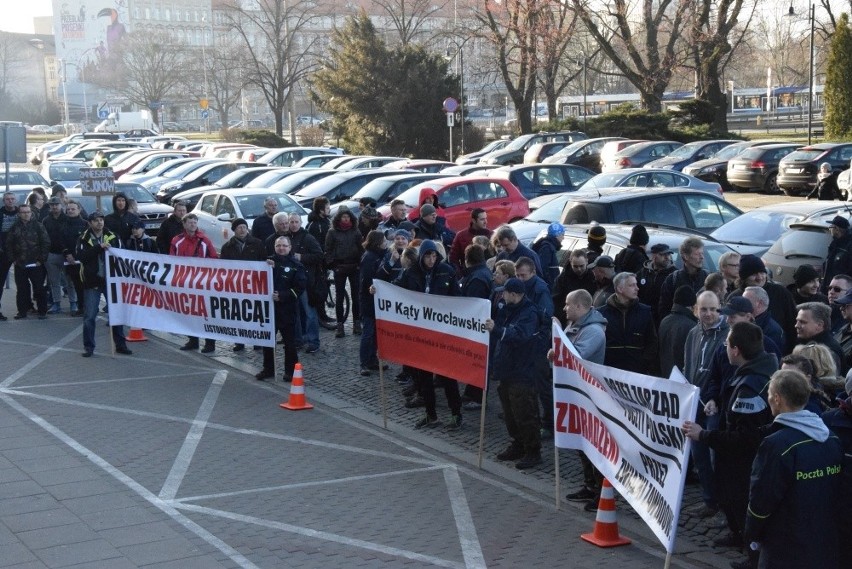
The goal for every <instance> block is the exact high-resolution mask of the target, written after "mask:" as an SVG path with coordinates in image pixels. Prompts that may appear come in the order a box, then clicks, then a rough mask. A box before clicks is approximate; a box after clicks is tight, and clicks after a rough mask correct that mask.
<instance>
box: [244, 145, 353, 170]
mask: <svg viewBox="0 0 852 569" xmlns="http://www.w3.org/2000/svg"><path fill="white" fill-rule="evenodd" d="M319 154H331V155H334V156H340V155H342V154H343V151H342V150H341V149H339V148H326V147H321V146H320V147H318V146H297V147H295V148H275V149H273V150H270V151H269V152H267V153H265V154H264V155H263V156H261V157H260V158H257V159H256V160H257V162H262V163H264V164H267V165H269V166H292V165H293V164H295V163H296V162H298V161H299V160H301V159H302V158H305V157H307V156H317V155H319Z"/></svg>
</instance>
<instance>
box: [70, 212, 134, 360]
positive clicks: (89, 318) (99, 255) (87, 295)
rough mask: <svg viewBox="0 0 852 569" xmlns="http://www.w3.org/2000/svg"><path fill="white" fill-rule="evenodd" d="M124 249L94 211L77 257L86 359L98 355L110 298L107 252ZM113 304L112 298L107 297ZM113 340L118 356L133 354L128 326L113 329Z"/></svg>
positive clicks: (90, 216) (100, 215) (112, 327)
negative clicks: (101, 311)
mask: <svg viewBox="0 0 852 569" xmlns="http://www.w3.org/2000/svg"><path fill="white" fill-rule="evenodd" d="M110 247H117V248H121V240H120V239H119V238H118V236H117V235H115V234H114V233H112V232H111V231H110V230H108V229H105V228H104V214H103V212H101V211H93V212H92V213H90V214H89V228H88V229H86V230H85V231H84V232H83V234H82V235H80V238H79V239H78V240H77V249H76V255H75V256H76V257H77V259H78V260H79V261H80V278H81V279H82V281H83V289H84V291H83V298H84V300H83V311H84V314H83V349H84V352H83V354H82V355H83V357H84V358H90V357H92V354H94V352H95V320H97V318H98V307H99V305H100V303H101V296H104V297H107V288H106V250H107V249H109V248H110ZM107 302H109V297H107ZM111 332H112V341H113V343H114V344H115V352H116V353H117V354H124V355H128V356H129V355H130V354H132V353H133V352H131V351H130V350H129V349H128V348H127V341H126V340H125V339H124V326H111Z"/></svg>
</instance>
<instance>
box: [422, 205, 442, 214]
mask: <svg viewBox="0 0 852 569" xmlns="http://www.w3.org/2000/svg"><path fill="white" fill-rule="evenodd" d="M437 211H438V210H437V209H435V206H433V205H432V204H428V203H425V204H423V205H421V206H420V217H426V216H427V215H432V214H433V213H437Z"/></svg>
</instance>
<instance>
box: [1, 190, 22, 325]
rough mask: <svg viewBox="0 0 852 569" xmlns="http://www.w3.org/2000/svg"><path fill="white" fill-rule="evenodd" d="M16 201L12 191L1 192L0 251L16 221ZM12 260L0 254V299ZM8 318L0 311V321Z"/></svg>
mask: <svg viewBox="0 0 852 569" xmlns="http://www.w3.org/2000/svg"><path fill="white" fill-rule="evenodd" d="M17 201H18V198H17V196H15V194H14V193H12V192H6V193H5V194H3V207H2V208H0V251H3V252H5V251H6V236H7V235H8V234H9V230H10V229H11V228H12V225H14V224H15V222H16V221H18V207H17V205H16V203H17ZM12 264H13V263H12V260H11V259H9V257H8V255H6V254H5V253H3V254H0V301H2V300H3V289H5V288H6V287H5V283H6V279H7V278H8V276H9V269H11V268H12ZM4 320H8V319H7V318H6V316H4V315H3V313H0V322H2V321H4Z"/></svg>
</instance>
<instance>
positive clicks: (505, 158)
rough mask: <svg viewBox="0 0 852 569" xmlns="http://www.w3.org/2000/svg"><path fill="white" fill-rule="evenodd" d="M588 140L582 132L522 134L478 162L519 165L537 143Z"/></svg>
mask: <svg viewBox="0 0 852 569" xmlns="http://www.w3.org/2000/svg"><path fill="white" fill-rule="evenodd" d="M587 138H589V137H588V136H586V134H584V133H582V132H575V131H563V132H534V133H531V134H522V135H521V136H519V137H518V138H516V139H514V140H513V141H512V142H510V143H509V144H507V145H506V146H505V148H503V149H501V150H496V151H494V152H491V153H490V154H486V155H485V156H483V157H482V158H480V159H479V161H480V162H481V163H482V164H502V165H504V166H506V165H512V164H520V163H521V162H523V160H524V153H525V152H526V151H527V150H529V148H530V147H531V146H532V145H533V144H536V143H539V142H557V141H560V140H564V141H568V142H576V141H577V140H585V139H587Z"/></svg>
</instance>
